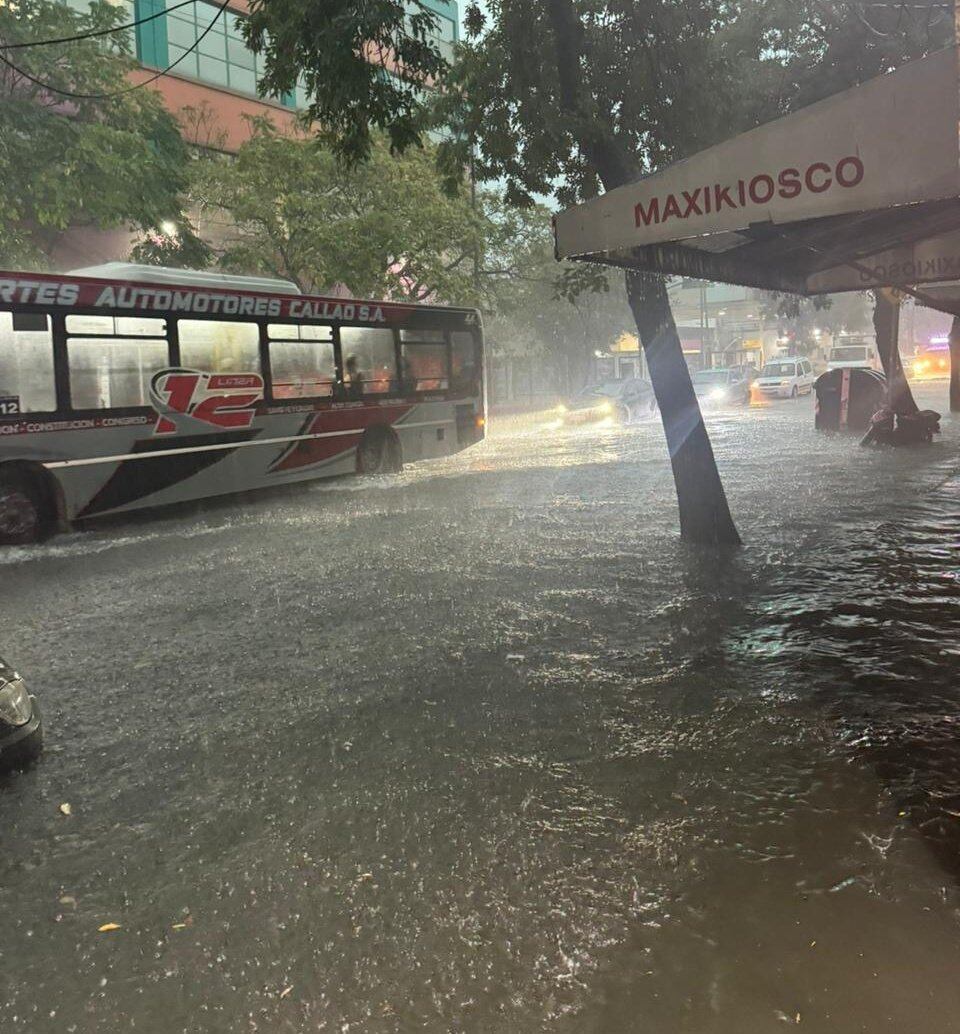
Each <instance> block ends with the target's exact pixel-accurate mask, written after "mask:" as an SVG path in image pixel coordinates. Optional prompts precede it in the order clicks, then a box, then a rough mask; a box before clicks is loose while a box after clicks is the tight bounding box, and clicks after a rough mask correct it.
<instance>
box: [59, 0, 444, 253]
mask: <svg viewBox="0 0 960 1034" xmlns="http://www.w3.org/2000/svg"><path fill="white" fill-rule="evenodd" d="M422 2H423V4H424V5H425V6H426V7H428V8H429V9H430V10H431V11H432V12H433V13H434V14H435V15H436V19H437V32H436V41H437V44H438V46H439V49H440V51H441V52H442V53H443V54H444V55H445V56H446V57H447V58H448V59H449V58H452V56H453V48H454V45H455V44H456V42H457V41H458V39H459V38H460V11H459V6H458V3H457V0H422ZM67 3H69V5H70V6H71V7H74V8H76V9H77V10H81V11H85V10H86V9H87V8H88V7H89V0H67ZM181 3H182V0H119V4H118V6H121V7H122V8H123V9H124V10H125V11H126V12H127V13H128V15H129V17H128V18H126V19H124V20H125V21H131V22H132V21H135V20H138V19H141V18H147V17H150V16H151V15H159V17H155V18H152V20H150V21H148V22H145V23H144V24H143V25H137V26H136V27H135V28H134V30H133V40H132V41H131V42H132V45H133V51H134V56H135V57H136V60H137V63H138V65H139V67H138V68H137V69H135V70H134V71H133V72H132V73H131V79H132V80H133V81H134V82H139V83H145V82H146V81H147V80H153V81H152V82H151V83H150V85H149V86H147V87H145V88H146V89H151V90H155V91H156V92H157V93H159V94H160V96H161V97H162V98H163V101H164V104H165V105H166V107H167V109H168V110H169V111H170V112H171V113H172V114H174V115H175V116H177V118H178V120H179V121H180V123H181V126H182V130H183V134H184V137H185V138H186V139H187V140H188V141H189V142H190V143H193V144H197V145H198V146H200V147H208V148H215V149H218V150H222V151H226V152H234V151H236V150H237V149H238V148H239V147H240V146H241V145H242V144H243V142H244V141H245V140H246V139H247V138H248V137H249V135H250V125H249V121H248V119H249V117H250V116H258V115H267V116H269V117H270V119H271V120H272V121H273V122H274V124H275V125H276V126H277V127H278V128H279V129H281V130H284V129H291V130H292V128H293V125H294V121H295V118H296V115H297V112H298V111H299V110H301V109H303V108H305V107H306V106H307V104H308V98H307V94H306V91H305V89H304V88H303V86H302V84H300V85H298V86H297V87H296V89H294V90H292V91H291V92H290V93H288V94H286V95H284V96H283V97H277V98H264V97H260V96H259V95H258V93H257V83H258V82H259V80H260V75H261V71H262V62H263V58H262V57H261V56H260V55H257V54H254V53H253V51H251V50H250V49H249V48H248V47H247V46H246V44H245V43H244V41H243V34H242V32H241V25H242V22H243V19H244V18H245V17H246V16H247V14H248V11H249V8H248V6H247V3H246V0H229V3H228V6H227V9H226V10H225V11H224V12H223V14H221V15H220V16H219V17H217V12H218V9H219V6H220V5H219V4H216V3H210V2H209V0H194V2H193V3H188V4H186V5H184V6H181ZM211 23H213V24H212V27H210V26H211ZM208 27H210V28H209V31H206V30H207V29H208ZM204 33H206V34H204ZM201 36H203V38H202V39H201V38H200V37H201ZM167 69H169V70H167ZM158 72H160V73H161V74H160V76H159V77H158V78H156V79H154V77H155V76H157V73H158ZM130 244H131V237H130V235H129V234H126V233H122V232H112V233H100V232H97V231H80V232H75V233H71V234H69V235H68V237H67V239H66V240H64V241H63V243H62V246H61V247H60V248H58V249H57V252H56V254H55V256H54V258H55V262H56V265H57V266H58V267H59V268H65V269H68V268H71V266H77V265H90V264H93V263H94V262H106V261H110V260H111V259H122V258H126V256H127V254H128V253H129V250H130Z"/></svg>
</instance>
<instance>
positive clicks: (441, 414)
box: [0, 263, 485, 544]
mask: <svg viewBox="0 0 960 1034" xmlns="http://www.w3.org/2000/svg"><path fill="white" fill-rule="evenodd" d="M484 425H485V408H484V384H483V336H482V329H481V323H480V318H479V315H478V313H477V312H476V311H475V310H472V309H456V308H446V307H438V306H427V305H406V304H394V303H387V302H367V301H353V300H345V299H342V298H317V297H307V296H304V295H301V294H300V293H299V292H298V291H297V289H296V287H295V286H294V285H292V284H288V283H287V282H285V281H282V280H280V281H277V280H262V279H259V278H255V277H226V276H222V275H219V274H209V273H190V272H187V271H184V270H166V269H160V268H158V267H149V266H128V265H126V264H124V263H110V264H108V265H107V266H102V267H96V268H95V269H90V270H78V271H77V272H76V273H74V274H69V275H63V276H56V275H39V274H28V273H3V272H0V543H5V544H12V543H13V544H16V543H28V542H32V541H35V540H36V539H38V538H40V537H41V536H42V535H43V534H44V533H45V532H47V531H49V530H52V529H55V528H57V527H62V526H64V525H65V524H67V523H69V522H71V521H79V520H83V519H84V518H88V517H97V516H101V515H106V514H115V513H122V512H126V511H131V510H135V509H140V508H143V507H155V506H165V505H168V504H170V503H178V502H183V501H186V500H193V499H202V498H205V497H207V496H214V495H221V494H224V493H232V492H238V491H243V490H247V489H256V488H265V487H269V486H272V485H280V484H287V483H290V482H294V481H304V480H308V479H311V478H319V477H333V476H337V475H341V474H347V473H363V474H379V473H389V472H394V471H398V470H399V469H400V468H401V465H402V464H403V463H404V462H411V461H416V460H420V459H428V458H432V457H439V456H447V455H450V454H451V453H454V452H457V451H459V450H461V449H464V448H466V447H467V446H469V445H473V444H474V443H476V442H478V441H480V440H481V439H482V438H483V436H484Z"/></svg>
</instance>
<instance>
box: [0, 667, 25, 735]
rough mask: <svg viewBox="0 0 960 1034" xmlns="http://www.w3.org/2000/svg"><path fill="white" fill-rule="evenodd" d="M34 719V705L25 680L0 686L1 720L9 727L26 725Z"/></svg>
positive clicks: (16, 680) (13, 681)
mask: <svg viewBox="0 0 960 1034" xmlns="http://www.w3.org/2000/svg"><path fill="white" fill-rule="evenodd" d="M32 717H33V703H32V702H31V700H30V694H29V693H28V692H27V687H26V686H25V685H24V684H23V680H22V679H19V678H15V679H13V680H12V681H11V682H4V683H2V684H0V720H2V721H4V722H6V723H7V724H8V725H14V726H19V725H26V724H27V722H29V721H30V719H31V718H32Z"/></svg>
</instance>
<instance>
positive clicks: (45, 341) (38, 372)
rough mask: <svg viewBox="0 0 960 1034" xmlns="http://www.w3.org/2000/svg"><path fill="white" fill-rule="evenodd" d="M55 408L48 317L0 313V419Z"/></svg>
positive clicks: (51, 348)
mask: <svg viewBox="0 0 960 1034" xmlns="http://www.w3.org/2000/svg"><path fill="white" fill-rule="evenodd" d="M56 408H57V393H56V389H55V387H54V375H53V338H52V336H51V334H50V319H49V317H47V316H44V315H42V314H41V315H32V314H31V315H27V314H24V313H17V314H16V315H14V314H13V313H10V312H0V417H4V416H16V415H17V414H18V413H37V412H51V411H52V410H54V409H56Z"/></svg>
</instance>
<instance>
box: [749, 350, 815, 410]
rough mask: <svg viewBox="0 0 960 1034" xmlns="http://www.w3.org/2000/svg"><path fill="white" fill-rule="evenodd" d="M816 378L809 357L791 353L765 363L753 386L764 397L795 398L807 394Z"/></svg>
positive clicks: (811, 389)
mask: <svg viewBox="0 0 960 1034" xmlns="http://www.w3.org/2000/svg"><path fill="white" fill-rule="evenodd" d="M816 379H817V378H816V375H815V374H814V372H813V366H812V365H811V363H810V360H809V359H804V358H803V357H802V356H793V355H791V356H786V357H784V358H783V359H772V360H771V361H770V362H769V363H767V364H766V365H765V366H764V367H763V369H762V370H761V371H760V376H759V377H757V379H756V380H755V381H754V382H753V386H754V388H755V389H756V390H757V391H759V392H760V394H761V395H763V396H764V397H765V398H778V399H795V398H796V397H797V396H798V395H809V394H810V393H811V392H812V391H813V382H814V381H815V380H816Z"/></svg>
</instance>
